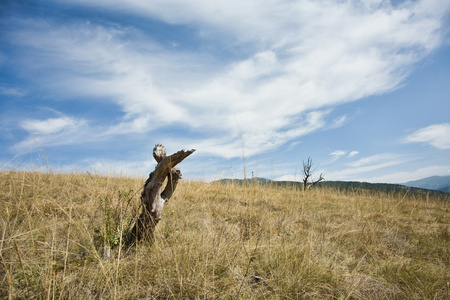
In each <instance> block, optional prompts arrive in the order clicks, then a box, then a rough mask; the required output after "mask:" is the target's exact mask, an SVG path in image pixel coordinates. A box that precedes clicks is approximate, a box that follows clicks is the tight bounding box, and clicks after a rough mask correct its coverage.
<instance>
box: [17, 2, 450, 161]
mask: <svg viewBox="0 0 450 300" xmlns="http://www.w3.org/2000/svg"><path fill="white" fill-rule="evenodd" d="M72 3H76V4H81V5H89V6H94V7H101V9H110V10H112V9H116V10H119V11H128V12H131V13H134V14H140V15H143V16H146V17H148V16H149V17H151V18H156V19H159V20H162V21H164V22H168V23H170V24H178V25H186V24H187V25H189V26H190V28H191V30H193V29H192V28H194V30H197V31H196V32H195V33H194V32H191V33H192V34H199V35H200V39H202V40H201V42H205V43H209V42H212V43H218V44H220V45H224V46H225V45H226V46H227V47H229V48H230V49H231V50H230V51H229V53H228V54H229V55H228V56H227V57H226V59H223V57H219V56H216V55H217V54H216V53H215V52H211V53H207V54H206V55H204V54H194V53H192V52H189V51H187V50H186V51H184V52H183V51H182V50H174V49H172V48H171V49H168V48H166V46H164V45H163V44H160V43H158V41H157V40H156V39H152V38H151V37H149V35H148V33H147V32H145V31H140V30H139V29H136V28H131V27H119V26H114V27H106V26H105V27H102V26H95V25H92V24H91V23H84V24H72V25H67V26H53V27H52V26H49V23H48V22H45V24H44V25H43V24H39V21H36V23H35V24H33V27H32V28H25V29H22V30H21V31H20V32H18V34H17V35H16V39H17V40H16V42H17V43H20V44H21V45H23V46H26V47H29V48H30V49H32V52H33V53H34V54H35V55H39V56H40V57H41V58H42V59H40V60H39V61H40V63H37V62H34V61H33V62H30V65H31V67H30V68H31V69H32V71H33V70H34V71H35V73H34V74H40V73H41V71H42V70H48V68H49V66H55V68H54V70H53V72H54V75H53V76H51V77H48V78H41V79H40V80H41V81H42V83H43V86H44V88H47V89H52V90H53V92H56V93H59V95H60V96H61V97H62V96H64V95H68V94H69V95H71V97H74V98H84V97H89V98H99V99H102V100H101V101H105V99H110V101H111V105H118V106H119V107H120V108H121V110H122V111H123V116H122V119H121V120H119V122H118V124H117V125H115V126H111V127H110V128H108V129H107V130H106V132H105V134H107V135H117V134H130V133H143V132H148V131H152V130H156V129H159V128H165V127H166V126H173V125H174V124H176V125H177V126H179V128H183V127H184V128H187V129H189V130H192V131H195V132H196V133H197V136H199V138H192V137H189V136H188V137H186V135H185V134H181V136H182V137H184V139H185V140H188V141H187V143H188V144H195V145H199V146H202V147H204V149H206V152H207V153H210V154H214V155H219V156H225V157H228V156H230V155H232V156H240V154H239V153H241V150H240V149H241V142H240V137H239V136H240V135H239V130H238V129H237V127H238V126H239V128H240V130H241V132H242V136H243V138H244V140H245V144H246V148H247V149H246V151H247V154H248V155H252V154H255V153H257V152H262V151H266V150H269V149H274V148H275V147H278V146H280V145H282V144H284V143H286V142H288V141H290V140H292V139H294V138H298V137H300V136H303V135H305V134H308V133H311V132H313V131H315V130H319V129H321V128H324V127H327V126H328V127H329V128H332V127H333V126H340V125H341V124H342V123H343V122H344V121H345V117H341V118H340V119H337V120H334V121H333V120H332V121H331V123H330V122H328V121H327V114H328V113H329V112H330V110H331V108H332V107H333V106H335V105H338V104H341V103H345V102H349V101H355V100H358V99H360V98H362V97H365V96H369V95H373V94H380V93H384V92H387V91H390V90H392V89H394V88H396V87H398V85H399V84H400V83H401V82H402V81H403V79H404V78H405V76H407V74H408V70H409V68H410V67H411V66H412V64H414V63H415V62H417V61H418V60H420V59H421V58H423V57H424V56H425V55H427V54H428V53H429V52H430V51H431V50H433V49H435V48H436V47H437V46H438V45H439V43H440V42H441V30H442V28H441V26H442V24H441V19H442V18H443V17H444V16H445V14H446V13H447V12H448V10H449V4H448V3H447V4H442V2H441V1H438V0H434V1H418V2H406V3H404V4H402V5H400V6H398V7H393V6H391V5H390V4H389V3H388V2H384V1H382V2H376V1H366V2H361V3H359V2H358V3H359V4H358V3H356V4H355V3H353V2H352V3H348V2H342V1H336V2H335V1H326V2H314V1H301V2H298V1H283V0H269V1H265V3H264V5H261V2H260V1H256V0H254V1H213V2H211V1H200V0H192V1H180V0H170V1H160V0H158V1H147V2H145V1H138V0H135V1H127V2H124V1H118V0H110V1H105V0H99V1H85V0H78V1H77V0H73V1H72ZM438 4H439V5H438ZM36 25H37V26H36ZM232 37H234V38H232ZM178 48H179V47H177V49H178ZM242 49H244V50H245V51H244V52H240V55H236V56H233V55H232V54H233V53H235V52H239V51H242ZM242 53H245V54H244V55H243V54H242ZM49 62H51V64H50V63H49ZM61 70H69V71H67V72H66V71H61ZM55 122H56V121H55ZM236 123H237V124H238V126H237V124H236ZM333 123H334V125H333ZM44 125H45V124H42V126H41V127H40V128H41V129H40V130H41V131H42V133H43V134H45V133H47V134H51V133H55V132H56V131H57V129H58V126H62V128H64V126H68V125H69V124H63V123H61V124H59V125H56V126H55V129H54V130H56V131H55V132H54V131H52V129H45V128H48V127H47V126H44ZM27 128H29V126H27ZM30 130H31V129H30ZM46 130H47V132H46ZM212 132H214V138H208V136H211V133H212ZM230 153H233V154H230Z"/></svg>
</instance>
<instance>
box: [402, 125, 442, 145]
mask: <svg viewBox="0 0 450 300" xmlns="http://www.w3.org/2000/svg"><path fill="white" fill-rule="evenodd" d="M406 142H408V143H426V144H430V145H432V146H434V147H436V148H438V149H444V150H446V149H450V123H443V124H435V125H431V126H428V127H425V128H422V129H419V130H417V131H415V132H413V133H412V134H410V135H409V136H407V137H406Z"/></svg>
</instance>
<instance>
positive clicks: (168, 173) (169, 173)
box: [131, 144, 195, 241]
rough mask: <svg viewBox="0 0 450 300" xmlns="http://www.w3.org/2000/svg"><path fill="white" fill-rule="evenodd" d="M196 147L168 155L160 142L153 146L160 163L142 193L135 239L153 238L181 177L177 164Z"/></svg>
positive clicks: (154, 155) (134, 230) (155, 156)
mask: <svg viewBox="0 0 450 300" xmlns="http://www.w3.org/2000/svg"><path fill="white" fill-rule="evenodd" d="M194 151H195V149H192V150H188V151H184V150H181V151H178V152H177V153H174V154H172V155H170V156H166V148H164V146H163V145H161V144H158V145H156V146H155V147H154V148H153V157H154V158H155V160H156V162H157V163H158V164H157V165H156V167H155V170H154V171H153V172H151V173H150V175H149V177H148V179H147V181H146V182H145V185H144V189H143V191H142V194H141V201H142V212H141V214H140V215H139V218H138V219H137V221H136V223H135V224H134V227H133V229H132V231H131V233H132V236H133V237H134V240H135V241H138V240H141V239H151V240H153V232H154V230H155V227H156V225H157V224H158V222H159V220H161V213H162V210H163V207H164V204H165V203H166V202H167V201H169V199H170V197H172V195H173V192H174V191H175V189H176V187H177V184H178V181H179V180H180V179H181V171H180V169H179V168H176V167H175V166H176V165H177V164H179V163H180V162H181V161H182V160H183V159H185V158H186V157H188V156H189V155H191V154H192V153H193V152H194ZM166 178H167V185H166V187H165V188H164V191H163V192H162V193H161V188H162V185H163V183H164V181H165V179H166Z"/></svg>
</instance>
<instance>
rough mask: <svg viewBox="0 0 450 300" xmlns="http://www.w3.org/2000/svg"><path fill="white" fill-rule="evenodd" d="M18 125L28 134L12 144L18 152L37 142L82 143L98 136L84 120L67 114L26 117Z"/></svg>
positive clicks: (48, 144)
mask: <svg viewBox="0 0 450 300" xmlns="http://www.w3.org/2000/svg"><path fill="white" fill-rule="evenodd" d="M19 126H20V127H22V129H24V130H26V131H27V132H28V133H29V135H28V136H27V137H26V138H25V139H24V140H22V141H21V142H19V143H17V144H15V145H14V146H13V150H14V151H16V152H18V153H23V152H27V151H30V150H31V149H32V148H34V147H36V146H37V144H38V145H39V146H41V147H49V146H59V145H70V144H75V143H83V142H86V141H87V140H95V139H96V140H99V138H100V137H99V136H98V135H96V133H95V132H94V131H93V129H92V128H91V129H88V128H87V122H86V121H85V120H83V119H74V118H70V117H67V116H62V117H60V118H48V119H45V120H36V119H27V120H23V121H21V122H20V124H19Z"/></svg>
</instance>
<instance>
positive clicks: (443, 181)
mask: <svg viewBox="0 0 450 300" xmlns="http://www.w3.org/2000/svg"><path fill="white" fill-rule="evenodd" d="M402 185H405V186H411V187H417V188H422V189H429V190H436V191H441V192H447V193H450V176H431V177H426V178H422V179H419V180H413V181H408V182H405V183H402Z"/></svg>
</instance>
